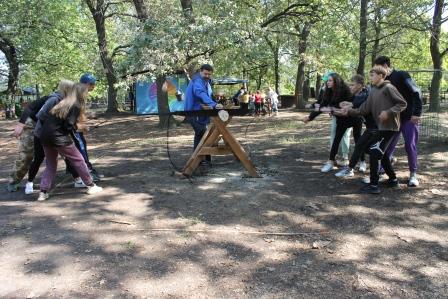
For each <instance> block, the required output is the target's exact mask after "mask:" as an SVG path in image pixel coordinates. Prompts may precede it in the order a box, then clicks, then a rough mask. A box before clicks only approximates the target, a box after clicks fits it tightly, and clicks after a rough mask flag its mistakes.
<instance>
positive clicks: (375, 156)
mask: <svg viewBox="0 0 448 299" xmlns="http://www.w3.org/2000/svg"><path fill="white" fill-rule="evenodd" d="M395 134H397V132H394V131H377V132H376V133H375V134H373V135H372V138H371V139H370V142H369V143H370V148H369V155H370V184H371V185H378V181H379V178H380V174H379V170H380V161H381V165H382V166H383V168H384V171H385V172H386V174H387V175H388V176H389V179H391V180H394V179H396V178H397V175H396V174H395V171H394V168H393V166H392V163H391V162H390V159H389V157H388V156H387V155H385V154H384V153H385V152H386V150H387V148H388V147H389V145H390V142H391V141H392V137H394V136H395Z"/></svg>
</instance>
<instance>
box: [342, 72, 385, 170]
mask: <svg viewBox="0 0 448 299" xmlns="http://www.w3.org/2000/svg"><path fill="white" fill-rule="evenodd" d="M349 86H350V90H351V92H352V93H353V94H354V97H353V102H342V103H341V104H340V106H341V108H348V109H349V108H352V107H353V108H359V107H361V105H362V104H364V102H365V101H367V98H368V96H369V91H368V90H367V88H366V87H365V84H364V77H363V76H361V75H355V76H353V77H352V79H351V82H350V84H349ZM363 121H364V124H365V125H366V130H365V131H364V133H363V134H362V135H361V137H360V138H359V139H358V141H357V142H356V145H355V149H354V150H353V154H352V156H351V158H350V163H349V165H348V166H346V167H344V168H343V169H342V170H341V171H339V172H337V173H336V174H335V176H336V177H351V176H354V175H355V173H354V169H355V166H356V164H358V162H359V160H361V162H360V164H359V171H360V172H365V171H366V163H365V161H364V159H362V158H363V157H364V153H365V152H367V151H368V148H369V140H370V139H371V138H372V136H373V134H375V132H376V131H377V130H378V127H377V125H376V123H375V120H374V119H373V117H372V115H366V116H364V117H363Z"/></svg>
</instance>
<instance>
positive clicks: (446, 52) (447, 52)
mask: <svg viewBox="0 0 448 299" xmlns="http://www.w3.org/2000/svg"><path fill="white" fill-rule="evenodd" d="M446 54H448V48H446V49H445V50H444V51H443V52H442V53H440V57H441V58H443V57H444V56H445V55H446Z"/></svg>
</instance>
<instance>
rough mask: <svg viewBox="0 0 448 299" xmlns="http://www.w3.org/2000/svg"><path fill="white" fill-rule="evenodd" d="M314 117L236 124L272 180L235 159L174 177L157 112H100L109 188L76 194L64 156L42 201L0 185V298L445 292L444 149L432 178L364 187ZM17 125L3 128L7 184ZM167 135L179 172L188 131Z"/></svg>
mask: <svg viewBox="0 0 448 299" xmlns="http://www.w3.org/2000/svg"><path fill="white" fill-rule="evenodd" d="M303 116H304V114H300V113H297V112H294V111H281V113H280V115H279V117H271V118H268V117H266V118H259V119H255V120H254V119H253V118H250V117H246V118H234V120H233V121H232V124H231V130H232V131H233V132H234V133H235V135H236V136H237V138H238V139H239V140H241V143H242V145H243V147H244V148H246V149H247V150H248V151H249V152H250V155H251V158H252V160H253V162H254V164H255V165H256V166H257V168H258V170H259V171H260V173H262V175H263V178H261V179H254V178H248V177H247V176H246V172H245V171H244V169H243V168H242V165H241V164H239V162H237V161H236V160H235V159H234V158H233V157H229V156H227V157H217V158H216V159H214V164H213V167H212V168H211V169H210V170H209V171H208V172H206V173H199V174H198V175H197V176H195V177H194V178H193V179H192V180H191V181H189V180H185V179H184V180H182V179H179V178H178V177H176V176H172V172H173V170H172V168H171V166H170V162H169V160H168V158H167V150H166V131H164V130H159V129H157V118H156V117H137V116H130V115H121V116H114V117H108V118H104V117H102V118H99V119H97V120H95V121H94V124H96V125H98V128H96V129H93V130H92V131H91V133H90V134H89V135H88V137H87V138H88V142H89V147H90V154H91V160H92V162H93V163H94V166H95V167H96V168H98V169H99V170H100V171H101V172H103V173H104V174H105V178H104V179H103V181H102V182H101V183H100V185H101V186H102V187H104V192H103V193H101V194H99V195H95V196H87V195H85V194H83V191H82V190H80V189H74V188H72V182H71V180H70V177H68V176H67V175H66V174H65V167H64V166H63V163H61V164H60V167H59V171H58V176H57V182H56V187H55V189H54V190H53V191H52V193H51V197H50V199H49V200H48V201H47V202H36V201H35V200H36V198H37V195H38V194H37V191H36V192H35V193H34V194H33V195H30V196H26V195H24V193H23V189H20V191H19V192H15V193H7V192H6V191H5V192H2V193H0V264H1V266H0V297H2V298H77V297H78V298H135V297H137V298H142V297H146V298H447V297H448V276H447V275H446V274H447V270H448V247H447V246H448V202H447V199H448V173H447V166H448V162H447V160H446V158H447V156H448V154H447V152H446V151H447V144H427V143H425V142H422V143H421V144H420V165H421V167H420V168H421V171H420V174H421V176H420V179H421V187H419V188H413V189H411V188H408V187H406V186H405V185H403V187H402V188H401V189H399V190H390V189H384V190H383V193H382V194H381V195H379V196H372V195H360V194H358V193H357V191H358V189H359V188H360V187H361V183H360V178H361V175H356V176H355V177H353V178H350V179H344V180H341V179H337V178H335V177H334V175H333V174H334V173H330V174H322V173H320V167H321V166H322V164H323V163H324V162H325V161H326V160H327V157H328V152H329V149H328V137H327V136H328V130H329V119H328V118H327V117H326V116H321V117H320V119H319V120H318V121H316V122H312V123H310V124H309V125H306V126H305V125H304V124H303V123H301V122H299V121H297V120H298V119H299V118H301V117H303ZM249 124H250V126H248V125H249ZM13 126H14V122H12V121H0V147H1V156H0V184H1V186H2V189H3V190H5V189H4V187H5V185H6V183H7V180H8V174H9V172H10V170H11V168H12V164H13V160H14V158H15V154H14V151H15V148H16V141H15V140H14V139H12V138H10V137H9V136H8V135H9V134H10V133H11V131H12V129H13ZM246 130H247V131H246ZM170 135H171V138H170V145H169V152H170V154H171V156H172V160H173V162H174V164H175V165H176V166H178V167H181V166H182V165H183V164H184V163H185V162H186V160H187V158H188V156H189V154H190V153H191V143H192V132H191V129H190V128H189V126H187V125H183V126H180V127H177V128H174V129H172V130H170ZM397 158H398V163H397V165H396V169H397V170H398V174H399V178H400V179H401V180H402V182H403V183H406V179H407V161H406V158H405V155H404V154H403V148H402V146H400V147H399V151H398V154H397ZM42 168H43V167H42ZM41 170H43V169H41ZM39 179H40V174H39V175H38V178H37V183H38V180H39ZM313 247H318V248H313Z"/></svg>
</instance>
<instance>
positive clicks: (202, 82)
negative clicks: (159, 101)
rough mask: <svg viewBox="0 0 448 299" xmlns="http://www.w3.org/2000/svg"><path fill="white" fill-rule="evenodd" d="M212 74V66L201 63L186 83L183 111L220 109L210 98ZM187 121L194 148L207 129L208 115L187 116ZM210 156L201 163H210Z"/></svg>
mask: <svg viewBox="0 0 448 299" xmlns="http://www.w3.org/2000/svg"><path fill="white" fill-rule="evenodd" d="M212 75H213V67H212V66H211V65H209V64H203V65H201V68H200V72H199V73H197V74H195V75H194V76H193V78H192V80H191V81H190V83H188V87H187V91H186V94H185V111H197V110H202V109H204V106H208V107H210V108H212V109H222V105H221V104H217V103H216V102H215V101H213V99H212V87H211V85H210V81H211V77H212ZM188 121H189V123H190V124H191V126H192V127H193V130H194V146H193V149H196V147H197V146H198V144H199V142H200V141H201V139H202V136H204V133H205V131H206V130H207V125H208V124H209V123H210V117H208V116H189V117H188ZM210 163H211V157H210V156H206V160H205V161H204V162H203V163H202V164H203V165H204V164H205V165H210Z"/></svg>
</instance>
